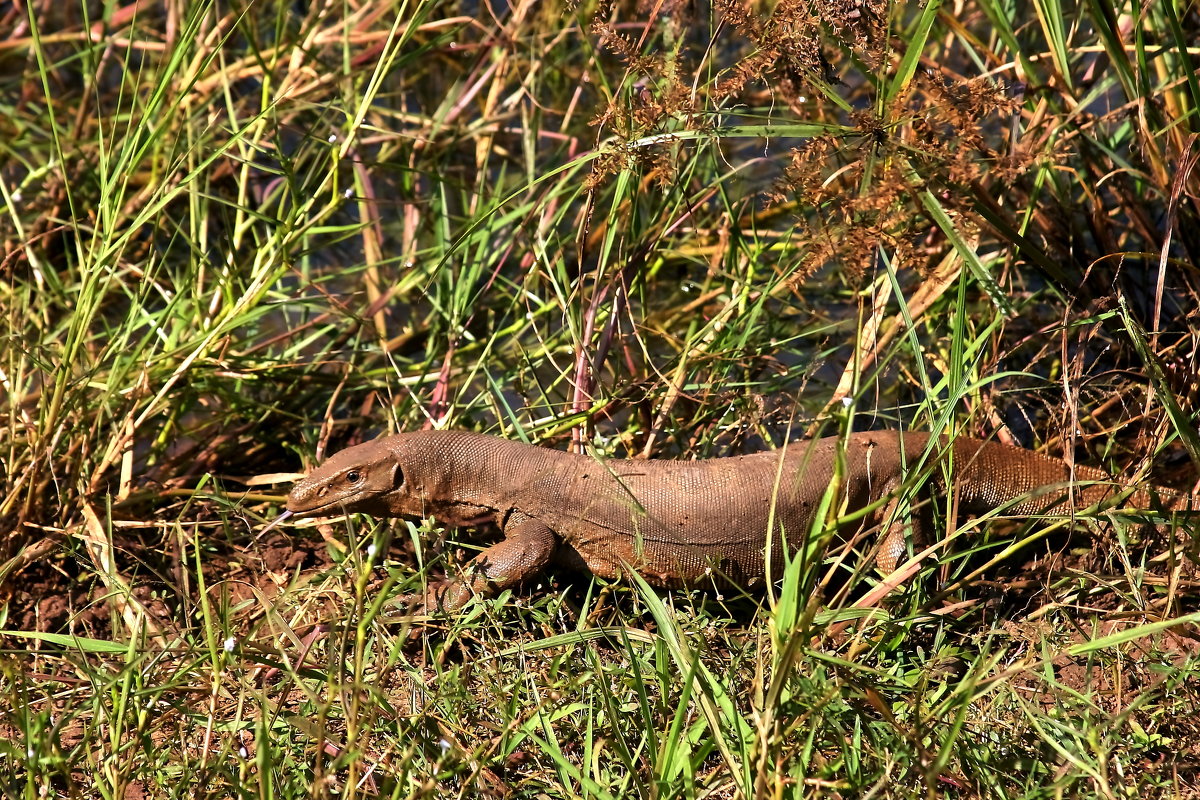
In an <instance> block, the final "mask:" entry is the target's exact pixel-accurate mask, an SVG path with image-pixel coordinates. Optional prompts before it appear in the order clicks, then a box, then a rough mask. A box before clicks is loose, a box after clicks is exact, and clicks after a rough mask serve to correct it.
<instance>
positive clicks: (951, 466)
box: [287, 431, 1200, 609]
mask: <svg viewBox="0 0 1200 800" xmlns="http://www.w3.org/2000/svg"><path fill="white" fill-rule="evenodd" d="M929 439H930V437H929V435H928V434H924V433H904V434H901V433H898V432H895V431H883V432H871V433H855V434H851V435H850V436H849V437H847V438H846V440H845V441H844V451H842V445H843V442H842V440H840V439H838V438H837V437H831V438H826V439H817V440H812V441H805V442H794V443H791V444H789V445H788V446H787V447H785V448H781V449H779V450H775V451H769V452H763V453H757V454H754V455H748V456H735V457H731V458H714V459H708V460H703V461H654V460H649V461H647V460H610V461H602V460H598V459H596V458H593V457H590V456H583V455H575V454H571V453H564V452H561V451H558V450H549V449H546V448H541V447H533V446H530V445H525V444H520V443H517V442H510V441H507V440H505V439H499V438H496V437H494V436H486V435H483V434H476V433H466V432H461V431H422V432H414V433H402V434H398V435H396V436H387V437H383V438H380V439H376V440H375V441H373V442H368V443H366V444H361V445H358V446H357V447H351V448H348V449H346V450H343V451H341V452H339V453H337V454H336V455H334V456H332V457H331V458H329V459H328V460H327V461H325V462H324V463H323V464H321V465H320V466H319V467H317V468H316V469H315V470H313V472H312V473H311V474H309V475H308V477H306V478H304V479H303V480H302V481H300V482H299V483H297V484H296V486H295V487H294V488H293V489H292V492H291V494H290V495H289V497H288V503H287V508H288V512H289V513H290V514H291V515H296V516H317V515H322V514H326V515H332V514H340V513H348V512H362V513H367V514H372V515H375V516H387V517H406V518H428V517H435V518H437V519H438V520H440V521H443V522H446V523H449V524H453V525H463V524H473V523H476V522H479V521H480V520H482V519H492V520H494V521H495V522H496V523H497V524H499V526H500V528H501V530H502V531H503V533H504V539H503V540H502V541H500V542H499V543H497V544H495V545H493V546H491V547H489V548H487V549H486V550H484V551H483V552H482V553H481V554H480V555H479V556H477V557H476V558H475V559H474V560H473V561H472V562H471V564H470V566H469V568H468V570H467V573H466V576H465V577H464V578H463V579H462V580H460V581H450V582H448V583H446V584H444V585H442V586H439V587H437V589H436V591H435V594H434V596H433V598H432V599H433V600H435V601H436V603H437V604H438V605H440V606H441V607H443V608H446V609H455V608H458V607H460V606H462V604H463V603H465V602H466V601H467V599H469V598H470V596H471V595H472V594H473V593H475V592H481V593H492V592H497V591H499V590H501V589H504V588H507V587H510V586H513V585H516V584H517V583H520V582H522V581H525V580H528V579H529V578H531V577H534V576H535V575H537V574H538V573H540V572H541V571H542V570H543V569H544V568H545V567H546V566H547V565H548V564H550V563H552V562H553V563H560V564H566V565H569V566H573V567H581V568H586V569H588V570H590V571H591V572H592V573H594V574H596V575H599V576H601V577H605V578H616V577H618V576H620V575H621V574H622V573H623V572H625V571H626V570H629V569H632V570H635V571H636V572H638V573H639V574H641V575H642V576H643V577H645V578H646V580H647V581H649V582H650V583H652V584H656V585H660V586H682V585H692V584H698V583H704V582H707V581H712V582H713V583H715V584H717V585H720V584H729V583H733V584H736V585H740V586H745V587H747V588H752V587H754V586H756V585H758V584H761V583H762V582H763V580H764V579H765V578H766V577H768V575H771V576H778V575H779V574H780V570H781V569H782V565H783V552H784V550H785V548H786V549H788V550H790V551H791V552H795V549H796V546H797V545H798V544H799V543H802V542H804V541H805V540H806V539H807V537H808V536H809V535H810V533H812V532H813V531H814V530H815V529H816V528H818V527H819V526H818V525H817V524H816V523H817V520H816V515H817V514H818V512H819V509H820V506H821V500H822V498H823V497H824V495H825V494H826V492H827V491H828V490H829V487H830V485H831V482H832V481H833V479H834V475H835V471H836V465H837V462H838V458H839V452H843V453H844V462H843V466H842V472H841V475H842V478H841V484H840V487H839V488H838V489H837V496H836V501H837V502H836V505H835V508H836V509H837V511H838V512H839V514H840V516H843V517H844V516H847V515H850V514H852V512H855V511H863V510H867V509H870V513H867V514H865V515H860V516H859V517H857V518H856V521H855V522H853V523H850V524H848V525H843V526H842V527H843V528H848V529H849V530H844V531H843V533H853V532H854V531H855V530H858V531H866V530H870V529H872V528H881V527H884V526H886V528H887V530H886V533H885V535H884V536H883V541H882V543H881V544H880V548H879V552H878V554H877V556H876V562H877V564H878V565H879V567H880V569H881V570H883V571H884V572H891V571H892V570H893V569H895V567H896V566H897V565H898V564H899V562H900V561H902V560H903V559H904V558H905V556H906V554H907V552H908V542H907V538H908V536H909V535H910V532H911V535H913V536H914V538H917V539H918V540H919V539H920V537H921V534H922V530H921V529H922V527H926V526H927V521H924V522H923V519H922V518H923V516H925V515H924V514H922V513H916V514H913V515H911V518H910V519H908V520H907V521H903V522H902V521H897V520H900V519H901V518H902V517H904V516H909V515H904V514H897V513H896V510H897V504H898V499H899V498H900V497H901V496H902V495H903V491H902V490H903V489H904V487H905V481H906V479H907V480H908V484H909V485H914V481H913V480H912V477H913V476H914V474H915V473H921V472H922V471H927V472H928V475H929V481H928V483H926V484H925V486H926V490H928V489H929V488H930V487H932V489H933V490H935V491H937V492H939V493H942V494H946V495H950V496H951V497H952V498H953V500H954V503H955V507H956V509H957V512H958V514H959V515H969V514H984V513H988V512H991V511H996V510H997V509H999V510H1000V511H1001V512H1002V513H1003V514H1005V515H1009V516H1022V517H1024V516H1033V515H1040V514H1058V515H1062V514H1068V513H1071V512H1073V511H1077V510H1082V509H1085V508H1088V507H1091V506H1096V505H1099V504H1104V503H1106V502H1113V501H1120V502H1121V504H1122V506H1123V507H1128V508H1133V509H1159V510H1163V511H1172V510H1188V509H1189V508H1190V507H1191V505H1192V503H1193V501H1194V499H1193V498H1191V497H1190V496H1188V495H1185V494H1180V493H1178V492H1173V491H1171V490H1167V489H1158V488H1155V487H1151V488H1149V489H1138V490H1136V491H1132V492H1128V491H1126V490H1124V489H1123V488H1122V487H1121V486H1119V485H1118V484H1116V483H1114V482H1113V481H1112V479H1111V478H1110V476H1108V475H1107V474H1105V473H1104V472H1102V471H1100V470H1097V469H1093V468H1090V467H1075V468H1074V469H1073V470H1072V468H1071V467H1069V466H1068V465H1067V464H1066V463H1064V462H1062V461H1059V460H1058V459H1054V458H1050V457H1047V456H1043V455H1041V454H1038V453H1034V452H1031V451H1028V450H1022V449H1019V448H1014V447H1008V446H1006V445H1002V444H997V443H994V442H982V441H979V440H976V439H968V438H961V437H960V438H957V439H955V440H954V442H953V446H952V447H947V446H945V445H943V446H941V447H939V448H933V449H931V452H930V453H929V454H928V457H926V455H927V454H926V452H925V451H926V449H927V446H928V445H929V443H930V442H929ZM947 474H949V475H951V476H952V477H951V479H950V481H949V482H947V480H946V477H945V476H946V475H947ZM1197 505H1198V506H1200V503H1197ZM768 562H769V563H770V570H768V569H767V565H768Z"/></svg>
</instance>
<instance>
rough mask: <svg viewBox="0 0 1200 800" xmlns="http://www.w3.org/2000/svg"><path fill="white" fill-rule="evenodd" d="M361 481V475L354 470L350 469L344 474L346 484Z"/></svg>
mask: <svg viewBox="0 0 1200 800" xmlns="http://www.w3.org/2000/svg"><path fill="white" fill-rule="evenodd" d="M361 480H362V473H361V472H359V471H358V470H356V469H352V470H350V471H349V472H347V473H346V482H347V483H358V482H359V481H361Z"/></svg>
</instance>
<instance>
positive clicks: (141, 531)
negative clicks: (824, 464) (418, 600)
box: [0, 0, 1200, 800]
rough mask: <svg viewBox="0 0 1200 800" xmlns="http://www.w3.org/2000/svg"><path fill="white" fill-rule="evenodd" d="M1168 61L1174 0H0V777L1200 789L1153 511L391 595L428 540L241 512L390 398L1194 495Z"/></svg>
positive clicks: (1170, 564) (527, 790)
mask: <svg viewBox="0 0 1200 800" xmlns="http://www.w3.org/2000/svg"><path fill="white" fill-rule="evenodd" d="M653 11H657V12H658V16H653V17H652V16H651V14H652V13H653ZM1197 41H1200V8H1198V7H1197V6H1196V4H1195V3H1187V2H1178V1H1177V0H1168V2H1165V3H1160V4H1152V5H1149V6H1137V5H1129V4H1126V5H1113V4H1111V3H1110V2H1109V0H1088V2H1083V3H1080V4H1078V5H1075V6H1068V5H1065V4H1062V3H1060V2H1059V0H1036V1H1035V2H1029V3H1025V2H1014V3H999V2H994V1H993V0H967V2H964V3H961V4H955V5H950V4H943V3H938V2H936V0H932V1H931V2H928V3H926V4H925V5H924V6H918V5H916V4H911V5H900V4H897V5H893V6H888V5H886V4H883V3H864V4H851V3H833V2H822V3H814V4H811V5H804V4H799V3H792V2H784V3H780V4H767V3H751V4H749V5H748V6H746V7H743V6H741V5H739V4H734V3H728V2H722V3H718V4H716V6H715V7H714V6H711V5H710V4H706V3H694V4H688V3H675V2H667V3H663V4H661V6H660V5H658V4H653V3H651V4H633V3H624V4H614V5H603V6H598V5H597V4H595V3H591V2H585V3H580V4H576V5H573V6H569V7H568V6H563V5H560V4H551V3H540V4H539V3H516V4H513V5H511V6H509V5H504V4H494V3H493V4H490V5H488V4H484V5H479V4H474V3H463V4H456V3H449V2H446V3H438V2H425V1H424V0H411V1H410V2H393V3H390V4H388V3H373V4H372V3H350V4H341V5H339V4H333V5H328V4H325V5H322V4H313V5H306V4H303V3H292V4H286V3H274V2H270V0H261V1H260V2H256V3H251V4H233V5H229V4H226V3H216V2H212V0H201V1H199V2H195V3H175V4H170V3H168V4H149V5H148V4H140V5H138V6H137V7H136V8H135V6H133V5H120V4H106V5H95V4H90V5H79V6H72V5H70V4H67V5H62V6H55V5H54V4H45V3H22V4H19V5H12V4H10V5H3V4H0V244H2V247H3V250H2V252H0V279H2V280H0V313H2V315H3V318H4V322H5V326H4V329H3V349H2V351H0V385H2V387H3V393H2V394H0V398H2V399H0V414H2V419H0V430H2V431H3V436H2V437H0V476H2V478H3V479H2V480H0V531H3V532H4V534H5V535H4V536H3V538H2V539H0V581H3V586H2V589H3V591H2V593H0V601H2V603H3V605H2V607H0V630H2V631H3V642H2V643H0V644H2V646H3V647H4V650H3V653H2V654H0V786H2V787H3V792H4V794H5V796H12V797H23V798H30V799H32V798H38V797H80V798H90V797H105V798H120V799H122V800H124V798H136V797H230V796H237V797H255V798H276V797H324V796H333V795H337V796H342V797H375V796H386V797H438V798H441V797H500V796H508V797H530V798H533V797H537V798H560V797H562V798H566V797H571V798H574V797H588V798H605V797H613V798H617V797H629V796H636V797H642V798H660V797H687V798H691V797H695V798H709V797H755V798H774V797H881V798H886V797H918V796H923V797H933V796H939V797H940V796H945V797H1009V798H1018V797H1019V798H1059V797H1096V796H1099V797H1111V798H1125V797H1136V798H1144V797H1170V796H1177V795H1187V794H1189V793H1190V794H1195V793H1197V792H1200V725H1198V724H1197V720H1196V715H1195V709H1196V708H1197V705H1198V701H1200V681H1198V680H1197V678H1196V674H1197V673H1196V667H1197V655H1196V646H1195V637H1196V631H1197V627H1196V623H1197V622H1198V621H1200V620H1198V619H1197V618H1196V616H1195V609H1196V599H1197V595H1198V594H1200V593H1198V591H1197V589H1198V588H1200V583H1197V575H1196V569H1195V564H1194V557H1195V554H1196V547H1195V544H1194V543H1193V541H1192V538H1191V533H1192V530H1193V529H1194V525H1193V526H1192V528H1189V527H1187V526H1186V525H1185V526H1178V527H1175V526H1162V527H1160V528H1159V529H1157V530H1154V529H1151V530H1146V529H1145V528H1144V527H1141V526H1138V525H1135V524H1131V523H1129V522H1127V521H1121V520H1117V521H1115V522H1113V521H1107V520H1104V519H1094V518H1082V519H1079V520H1076V521H1075V524H1074V525H1073V526H1069V525H1068V524H1067V522H1066V521H1063V522H1059V523H1054V524H1050V525H1048V526H1047V525H1042V526H1038V525H1036V524H1027V523H1019V524H1018V523H1004V524H998V523H996V522H995V521H994V520H979V521H974V522H972V523H969V524H968V525H966V526H965V528H964V530H963V531H962V532H961V533H960V534H958V535H956V536H954V537H953V538H952V544H951V546H949V547H947V548H946V549H944V550H939V551H938V552H937V554H936V556H935V557H932V558H930V559H927V561H926V562H925V564H923V566H922V569H921V571H920V573H919V574H918V575H917V576H915V577H914V578H913V579H912V580H911V581H909V582H908V583H906V584H905V585H904V586H903V587H901V588H899V589H897V590H896V591H893V592H890V593H885V592H883V591H881V590H880V589H879V582H880V579H879V576H878V575H876V574H875V573H874V572H873V570H872V567H871V564H870V562H869V560H867V559H866V558H865V557H864V553H863V551H862V550H861V549H857V550H852V549H847V548H845V547H843V546H841V545H839V544H838V543H837V542H832V543H830V542H828V541H825V540H824V538H823V537H821V536H815V537H814V540H813V545H812V546H811V547H810V548H808V550H807V553H806V557H805V558H802V559H796V561H795V562H794V563H793V564H792V566H791V567H790V568H789V570H788V571H787V573H786V574H785V575H784V576H783V578H782V580H781V582H780V583H779V585H778V586H775V587H772V588H771V590H770V591H769V592H768V593H767V594H766V595H765V596H752V597H743V596H737V594H736V593H732V592H730V593H727V594H726V595H725V596H718V595H713V594H705V593H703V592H694V593H689V592H660V591H656V590H652V589H650V588H649V587H647V586H644V585H641V584H639V583H636V582H632V581H631V582H622V583H617V584H612V585H608V584H606V583H604V582H603V581H600V580H592V579H590V578H589V577H588V576H578V575H572V574H569V573H558V572H556V573H554V574H552V575H550V576H548V577H547V578H546V579H545V580H543V581H541V582H540V583H539V584H536V585H532V586H527V587H523V588H522V589H521V590H519V591H517V592H506V593H505V594H504V595H502V596H501V597H499V598H496V599H494V600H481V601H479V602H477V603H473V604H472V605H470V606H469V607H468V608H467V609H465V611H464V612H463V613H462V614H461V615H458V616H455V617H453V618H436V619H417V620H414V619H412V618H411V617H409V616H406V615H405V614H404V608H403V607H402V606H401V605H398V604H397V602H396V599H397V598H398V597H399V596H401V595H403V594H405V593H406V592H410V591H414V590H416V589H418V588H419V587H420V585H421V583H422V582H423V581H424V580H427V579H430V578H435V577H437V576H439V575H441V574H442V573H443V572H444V571H446V570H448V569H450V570H452V569H453V568H454V566H455V564H458V563H461V562H463V561H464V560H465V559H466V558H467V557H469V555H470V553H471V552H473V550H472V548H473V547H477V546H478V545H477V544H476V543H475V539H474V537H472V536H471V534H470V532H454V531H443V530H442V529H441V528H439V527H437V526H436V525H426V526H424V527H421V528H416V527H413V526H409V525H407V524H406V523H403V522H400V521H387V522H377V521H372V520H366V519H352V520H348V521H342V520H336V521H331V522H330V523H329V524H327V525H326V524H322V525H315V524H311V523H305V524H301V525H297V526H295V527H291V528H287V529H286V530H285V532H280V531H273V532H272V533H270V534H268V535H267V536H265V537H258V536H256V531H257V530H258V529H259V528H260V527H261V525H262V524H263V523H264V522H265V521H266V520H268V519H270V518H272V517H273V516H274V515H276V514H277V513H278V511H279V508H280V501H281V500H282V497H283V494H284V492H285V491H286V488H287V486H288V485H289V480H290V478H291V477H294V476H295V475H296V474H297V473H300V472H303V471H304V470H305V469H307V468H308V467H309V466H311V465H312V464H313V463H315V462H316V461H317V460H319V457H320V456H321V455H322V454H326V453H329V452H332V451H334V450H336V449H339V448H341V447H342V446H344V445H346V444H350V443H354V442H356V441H360V440H363V439H366V438H369V437H371V436H374V435H376V434H378V433H382V432H387V431H395V430H409V429H417V428H420V427H422V426H426V425H438V426H446V427H456V428H466V429H474V430H481V431H488V432H493V433H498V434H501V435H504V436H506V437H509V438H513V439H521V440H525V441H530V442H534V443H538V444H543V445H545V446H550V447H559V448H566V447H576V448H579V447H584V446H587V447H593V448H598V449H599V450H601V451H602V452H607V453H611V454H614V455H628V454H634V455H649V456H657V457H674V456H683V457H690V456H714V455H724V454H729V453H736V452H744V451H747V450H755V449H761V448H763V447H766V446H774V445H779V444H781V443H782V442H784V441H786V440H787V439H788V438H795V437H799V436H802V435H806V434H814V433H823V434H834V433H837V432H839V431H845V430H850V429H861V428H866V427H896V426H899V425H904V426H906V427H912V428H916V429H925V430H940V431H947V432H951V433H966V434H971V435H979V436H985V437H996V436H999V437H1001V438H1009V439H1010V440H1012V441H1015V442H1017V443H1020V444H1022V445H1024V446H1027V447H1031V448H1034V449H1039V450H1043V451H1045V452H1049V453H1051V454H1055V455H1060V456H1062V455H1067V456H1070V457H1073V458H1075V459H1076V460H1078V461H1080V462H1081V463H1083V462H1087V463H1091V464H1095V465H1100V466H1105V467H1108V468H1110V469H1112V470H1114V471H1115V472H1118V473H1120V474H1123V475H1126V476H1128V477H1129V478H1130V479H1131V480H1133V479H1143V478H1145V477H1147V476H1151V477H1153V478H1154V480H1156V481H1158V482H1167V483H1170V484H1172V485H1177V486H1190V485H1191V484H1192V483H1193V482H1194V481H1195V478H1196V465H1197V463H1198V462H1200V435H1198V433H1197V424H1196V420H1197V414H1196V411H1195V409H1196V407H1197V393H1198V389H1197V383H1196V379H1195V375H1196V374H1197V371H1198V365H1197V356H1196V353H1197V342H1198V338H1200V325H1198V324H1197V317H1196V313H1195V309H1196V308H1197V307H1200V304H1198V296H1197V290H1198V288H1200V281H1198V279H1197V273H1196V269H1195V264H1196V263H1197V262H1198V258H1197V256H1198V254H1200V235H1198V232H1200V225H1197V224H1196V223H1197V222H1200V208H1198V207H1197V199H1196V198H1197V196H1198V193H1200V178H1198V177H1197V174H1198V173H1197V171H1196V169H1195V167H1196V164H1197V160H1200V143H1198V142H1197V138H1196V135H1197V133H1198V132H1200V118H1198V113H1200V112H1198V111H1197V109H1200V82H1198V80H1197V78H1196V74H1195V73H1196V67H1197V61H1198V58H1200V51H1198V50H1197V47H1196V44H1195V43H1196V42H1197ZM1068 527H1073V528H1074V530H1075V534H1076V535H1075V536H1074V537H1072V538H1071V539H1069V540H1067V539H1066V536H1065V533H1066V531H1067V529H1068ZM818 533H819V532H818ZM460 545H461V546H460ZM318 625H319V626H324V628H327V629H328V635H327V636H325V637H323V638H316V639H314V638H312V637H311V636H310V634H311V632H312V631H313V630H314V626H318ZM324 628H323V629H324Z"/></svg>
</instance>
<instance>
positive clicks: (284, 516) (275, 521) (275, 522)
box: [258, 511, 292, 536]
mask: <svg viewBox="0 0 1200 800" xmlns="http://www.w3.org/2000/svg"><path fill="white" fill-rule="evenodd" d="M290 516H292V512H291V511H285V512H283V513H282V514H280V515H279V516H278V517H276V518H275V519H273V520H272V521H271V522H270V523H268V524H267V527H265V528H263V529H262V530H261V531H259V532H258V535H259V536H262V535H263V534H264V533H266V532H267V531H269V530H271V528H274V527H275V526H276V525H278V524H279V523H281V522H283V521H284V520H285V519H287V518H288V517H290Z"/></svg>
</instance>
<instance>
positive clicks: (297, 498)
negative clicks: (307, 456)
mask: <svg viewBox="0 0 1200 800" xmlns="http://www.w3.org/2000/svg"><path fill="white" fill-rule="evenodd" d="M403 484H404V474H403V472H402V471H401V469H400V461H399V459H398V458H397V455H396V453H394V452H393V451H392V450H391V449H390V448H387V447H382V446H380V441H378V440H377V441H374V442H367V443H365V444H360V445H356V446H354V447H348V448H346V449H345V450H342V451H340V452H338V453H335V454H334V455H332V456H330V457H329V458H328V459H326V460H325V461H324V462H323V463H322V464H321V465H320V466H318V467H317V468H316V469H314V470H313V471H312V472H310V473H309V474H308V475H307V476H306V477H305V478H304V479H302V480H301V481H299V482H298V483H297V484H296V485H295V486H293V487H292V491H291V493H290V494H289V495H288V499H287V510H288V513H289V516H303V517H312V516H318V515H321V514H325V513H327V512H328V513H329V514H331V515H332V514H341V513H346V512H356V511H365V512H368V513H370V512H373V511H375V512H378V511H379V510H381V509H382V508H383V507H384V506H385V505H386V495H388V494H389V493H392V492H394V491H395V490H397V489H399V488H401V487H402V486H403Z"/></svg>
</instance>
